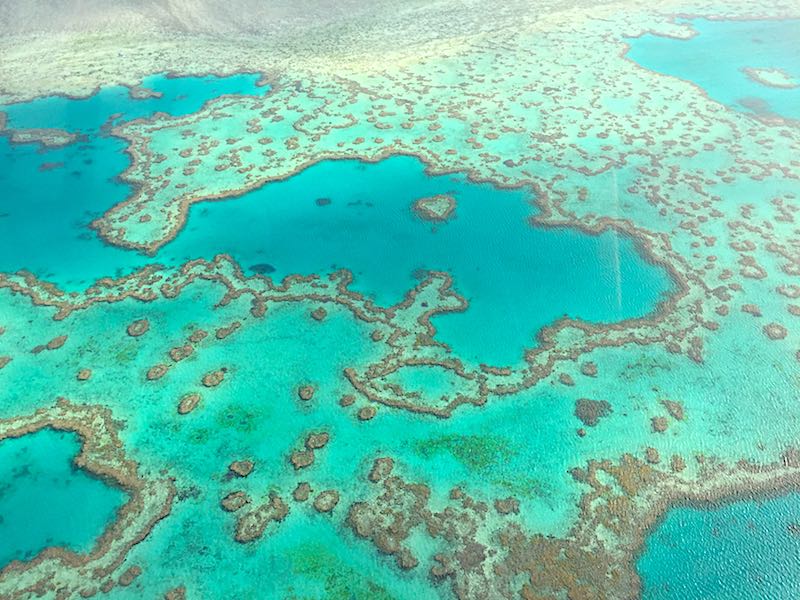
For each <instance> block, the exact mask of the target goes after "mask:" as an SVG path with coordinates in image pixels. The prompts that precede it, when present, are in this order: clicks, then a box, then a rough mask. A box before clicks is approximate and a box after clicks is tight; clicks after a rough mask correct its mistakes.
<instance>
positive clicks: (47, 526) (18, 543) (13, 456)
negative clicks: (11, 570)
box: [0, 429, 127, 568]
mask: <svg viewBox="0 0 800 600" xmlns="http://www.w3.org/2000/svg"><path fill="white" fill-rule="evenodd" d="M79 450H80V441H79V438H78V436H77V435H76V434H74V433H64V432H59V431H56V430H54V429H42V430H40V431H38V432H36V433H32V434H28V435H25V436H22V437H20V438H14V439H7V440H4V441H2V442H0V568H2V567H3V566H5V565H6V564H8V563H9V562H11V561H12V560H23V561H24V560H30V559H31V558H33V557H34V556H36V555H37V554H38V553H39V552H40V551H42V550H43V549H44V548H48V547H50V546H60V547H64V548H68V549H69V550H72V551H74V552H78V553H86V552H89V551H91V550H92V548H93V547H94V544H95V542H96V541H97V538H98V537H99V536H100V535H102V533H103V531H105V529H106V527H108V526H109V525H110V524H111V523H112V522H113V521H114V519H115V518H116V514H117V510H119V508H120V507H121V506H122V505H123V504H124V503H125V501H126V499H127V494H125V492H123V491H122V490H120V489H117V488H114V487H111V486H109V485H106V484H105V483H103V482H102V481H100V480H98V479H96V478H94V477H92V476H90V475H89V474H88V473H86V472H85V471H82V470H80V469H77V468H76V467H75V466H74V464H73V462H72V461H73V459H74V457H75V455H76V454H77V453H78V452H79Z"/></svg>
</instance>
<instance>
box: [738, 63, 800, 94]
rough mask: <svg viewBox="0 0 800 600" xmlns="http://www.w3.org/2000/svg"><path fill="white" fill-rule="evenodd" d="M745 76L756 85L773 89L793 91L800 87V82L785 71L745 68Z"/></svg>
mask: <svg viewBox="0 0 800 600" xmlns="http://www.w3.org/2000/svg"><path fill="white" fill-rule="evenodd" d="M742 71H743V72H744V74H745V75H747V77H748V78H749V79H751V80H753V81H755V82H756V83H760V84H761V85H766V86H768V87H773V88H781V89H784V90H791V89H795V88H797V87H800V80H798V79H797V78H796V77H792V76H791V75H790V74H789V73H787V72H786V71H784V70H783V69H777V68H771V69H757V68H755V67H745V68H744V69H742Z"/></svg>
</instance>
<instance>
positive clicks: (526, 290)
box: [156, 156, 672, 365]
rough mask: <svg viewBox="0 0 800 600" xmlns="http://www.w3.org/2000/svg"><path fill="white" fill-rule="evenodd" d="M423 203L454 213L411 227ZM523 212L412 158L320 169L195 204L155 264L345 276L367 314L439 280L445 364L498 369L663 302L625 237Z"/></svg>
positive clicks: (523, 207) (513, 201)
mask: <svg viewBox="0 0 800 600" xmlns="http://www.w3.org/2000/svg"><path fill="white" fill-rule="evenodd" d="M437 194H449V195H452V196H453V197H454V198H455V200H456V203H457V207H456V210H455V215H454V216H453V217H451V219H449V220H448V221H446V222H443V223H431V222H428V221H424V220H423V219H421V218H420V217H419V216H417V215H416V214H415V213H414V211H413V210H412V205H413V204H414V201H415V200H417V199H419V198H423V197H428V196H434V195H437ZM321 199H324V201H320V200H321ZM532 201H533V197H532V196H531V194H530V192H528V191H527V190H524V189H520V190H501V189H498V188H495V187H493V186H491V185H489V184H475V183H471V182H470V181H469V180H468V179H467V178H466V177H465V176H463V175H439V176H431V175H428V174H427V173H426V172H425V167H424V164H423V163H422V162H420V161H419V160H417V159H416V158H413V157H406V156H398V157H392V158H388V159H385V160H382V161H380V162H378V163H363V162H361V161H357V160H338V161H326V162H324V163H321V164H318V165H315V166H313V167H310V168H308V169H305V170H304V171H302V172H300V173H298V174H297V175H294V176H293V177H291V178H290V179H288V180H286V181H282V182H276V183H271V184H268V185H266V186H265V187H263V188H261V189H259V190H256V191H253V192H250V193H248V194H246V195H245V196H243V197H241V198H237V199H234V200H230V201H226V202H214V203H208V204H205V205H204V204H200V205H195V206H194V207H193V208H192V210H191V211H190V217H189V219H188V222H187V225H186V230H185V231H184V232H182V233H181V234H180V235H179V236H178V238H177V239H176V240H175V241H174V242H172V243H171V244H169V245H167V246H166V247H165V248H164V249H163V250H162V251H161V252H159V254H158V255H157V256H156V259H157V260H163V259H166V260H167V262H169V263H173V264H180V263H182V262H185V261H186V260H189V259H191V258H196V257H200V256H204V257H207V258H211V256H209V250H208V249H209V248H214V249H215V250H216V252H224V253H227V254H230V255H232V256H233V257H234V258H236V259H237V261H239V262H240V263H241V264H242V265H243V266H244V267H245V268H250V270H251V271H252V270H253V267H256V270H261V271H262V272H263V271H264V270H266V271H267V272H268V273H269V275H270V276H271V277H273V278H274V279H275V280H281V279H282V278H283V277H285V276H287V275H291V274H295V273H300V274H306V273H318V274H322V273H326V272H330V271H333V270H336V269H341V268H347V269H350V270H351V271H352V273H353V275H354V278H355V280H354V283H353V285H352V286H351V287H352V289H354V290H356V291H360V292H362V293H364V294H367V295H368V296H370V297H371V298H373V299H374V300H375V302H376V303H377V304H379V305H380V306H391V305H393V304H396V303H398V302H400V301H401V300H402V299H403V295H404V294H405V293H406V292H407V291H408V290H409V289H411V288H412V287H414V285H416V283H418V281H419V279H420V277H421V276H423V275H424V273H425V272H426V271H430V270H434V271H445V272H447V273H450V274H451V275H452V277H453V280H454V284H453V287H454V289H455V290H456V291H457V292H458V293H459V294H461V295H462V296H464V297H465V298H466V299H467V301H468V302H469V308H468V309H467V310H466V311H465V312H462V313H451V314H447V315H443V316H440V317H435V318H434V320H433V322H434V325H435V326H436V328H437V330H438V334H437V338H438V339H440V340H441V341H443V342H445V343H447V344H449V345H451V346H452V348H453V349H454V351H455V353H456V354H457V355H458V356H461V357H463V358H466V359H471V360H476V361H483V362H487V363H490V364H501V365H502V364H507V363H513V362H517V361H520V360H521V359H522V351H523V349H524V348H526V347H532V346H535V345H536V340H535V336H536V333H537V332H538V331H539V330H540V329H541V328H542V327H544V326H545V325H548V324H551V323H552V322H554V321H556V320H557V319H559V318H561V317H563V316H570V317H573V318H580V319H584V320H586V321H590V322H596V323H597V322H614V321H621V320H623V319H627V318H632V317H641V316H644V315H646V314H647V313H649V312H651V311H652V310H654V309H655V307H656V305H657V303H658V302H659V301H660V300H662V299H665V298H666V296H667V295H668V293H669V292H670V291H671V290H672V282H671V280H670V278H669V276H668V274H667V273H666V271H665V270H664V269H663V268H661V267H659V266H657V265H654V264H650V263H648V262H647V261H646V260H645V259H644V258H643V256H642V254H641V253H640V252H639V250H638V249H637V248H636V246H635V244H634V243H633V240H632V239H630V238H627V237H624V236H621V235H619V234H617V233H616V232H613V231H608V232H605V233H603V234H600V235H589V234H587V233H585V232H582V231H580V230H577V229H571V228H544V227H539V226H536V225H532V224H531V222H530V219H531V218H532V217H533V216H534V215H535V214H536V212H537V209H536V207H535V205H534V204H533V202H532ZM222 223H224V225H220V224H222Z"/></svg>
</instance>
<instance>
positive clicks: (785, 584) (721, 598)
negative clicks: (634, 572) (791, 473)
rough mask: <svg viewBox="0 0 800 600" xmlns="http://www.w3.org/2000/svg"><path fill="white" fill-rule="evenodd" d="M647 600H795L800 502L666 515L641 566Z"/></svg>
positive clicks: (796, 497) (799, 498)
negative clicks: (766, 599)
mask: <svg viewBox="0 0 800 600" xmlns="http://www.w3.org/2000/svg"><path fill="white" fill-rule="evenodd" d="M637 566H638V570H639V574H640V576H641V578H642V581H643V594H642V597H643V599H644V600H678V599H683V600H701V599H711V598H713V599H714V600H751V599H753V598H769V599H770V600H791V599H792V598H798V597H800V578H798V576H797V573H798V569H800V494H798V493H796V492H794V493H790V494H786V495H783V496H778V497H775V498H767V499H760V500H744V501H738V502H732V503H730V504H725V505H723V506H716V507H713V506H712V507H698V508H695V507H678V508H673V509H672V510H670V511H669V512H668V513H667V515H666V517H665V519H664V520H663V522H661V523H660V524H659V525H658V526H657V527H656V529H655V530H654V531H653V532H652V534H651V535H650V536H649V537H648V540H647V544H646V547H645V551H644V553H643V554H642V556H641V557H640V558H639V560H638V563H637Z"/></svg>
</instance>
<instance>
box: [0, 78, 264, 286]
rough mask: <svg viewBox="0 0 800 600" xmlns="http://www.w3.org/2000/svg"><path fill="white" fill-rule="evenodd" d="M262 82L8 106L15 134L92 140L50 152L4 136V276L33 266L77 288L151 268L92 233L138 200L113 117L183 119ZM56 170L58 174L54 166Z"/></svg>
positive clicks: (0, 211) (200, 83) (0, 225)
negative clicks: (66, 134) (51, 133)
mask: <svg viewBox="0 0 800 600" xmlns="http://www.w3.org/2000/svg"><path fill="white" fill-rule="evenodd" d="M258 79H259V76H258V75H237V76H233V77H227V78H218V77H187V78H180V79H171V78H168V77H166V76H164V75H156V76H152V77H149V78H147V79H145V81H144V85H145V86H148V87H150V88H152V89H155V90H158V91H161V92H162V93H163V94H164V95H163V97H162V98H152V99H147V100H134V99H132V98H131V97H130V95H129V93H128V88H126V87H122V86H118V87H111V88H104V89H102V90H101V91H100V92H98V93H97V94H96V95H94V96H92V97H90V98H87V99H84V100H72V99H68V98H63V97H58V96H51V97H47V98H40V99H37V100H34V101H32V102H28V103H20V104H12V105H8V106H3V107H0V110H3V111H4V112H6V113H7V115H8V119H9V122H8V126H9V127H19V128H40V127H54V128H61V129H66V130H67V131H71V132H77V131H80V132H81V133H83V134H84V135H85V136H86V138H85V140H84V141H79V142H77V143H75V144H71V145H69V146H66V147H63V148H56V149H49V150H48V149H40V148H39V145H38V144H11V143H9V141H8V139H7V138H6V137H3V136H0V189H2V190H3V193H2V194H0V272H9V271H10V272H14V271H17V270H19V269H26V270H29V271H31V272H33V273H35V274H36V275H38V276H40V277H43V278H45V279H47V280H49V281H52V282H53V283H56V284H58V285H59V286H60V287H62V288H64V289H69V290H76V289H84V288H85V287H88V286H89V285H90V284H91V283H92V282H93V281H94V280H96V279H97V278H99V277H103V276H114V275H123V274H127V273H129V272H131V271H132V270H134V269H135V268H137V267H140V266H142V265H144V264H146V263H147V262H148V260H147V259H146V258H145V257H143V256H141V255H139V254H137V253H134V252H129V251H126V250H123V249H121V248H117V247H112V246H110V245H108V244H106V243H105V242H104V241H103V240H102V239H100V238H99V237H98V235H97V233H96V232H95V231H93V230H91V229H89V228H88V225H89V223H91V222H92V221H93V220H94V219H96V218H97V217H99V216H100V215H102V214H103V213H104V212H105V211H106V210H108V209H109V208H111V207H112V206H114V205H115V204H117V203H119V202H122V201H123V200H125V198H126V197H127V196H128V195H129V194H130V193H131V188H130V186H128V185H127V184H123V183H121V182H120V181H118V180H117V179H116V177H117V175H119V174H120V173H122V172H123V171H124V170H125V169H126V168H127V166H128V163H129V161H128V157H127V155H126V154H125V153H124V150H125V146H126V144H125V142H124V141H123V140H121V139H119V138H115V137H112V136H109V135H106V134H105V133H104V132H103V131H101V127H102V126H103V125H104V124H105V123H107V122H108V121H109V119H110V117H111V116H112V115H114V114H115V113H124V118H125V119H134V118H138V117H146V116H151V115H152V114H153V113H155V112H156V111H163V112H169V113H170V114H173V115H179V114H185V113H188V112H192V111H195V110H197V109H199V108H200V107H201V106H202V105H203V104H204V103H205V102H206V101H208V100H210V99H212V98H215V97H217V96H218V95H220V94H230V93H237V94H264V93H266V91H267V89H268V88H264V87H261V88H258V87H256V85H255V84H256V82H257V81H258ZM48 163H49V166H54V168H49V169H48V168H46V167H47V166H48ZM62 163H63V164H62ZM43 166H44V167H45V170H42V167H43ZM43 216H46V217H47V218H42V217H43Z"/></svg>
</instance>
